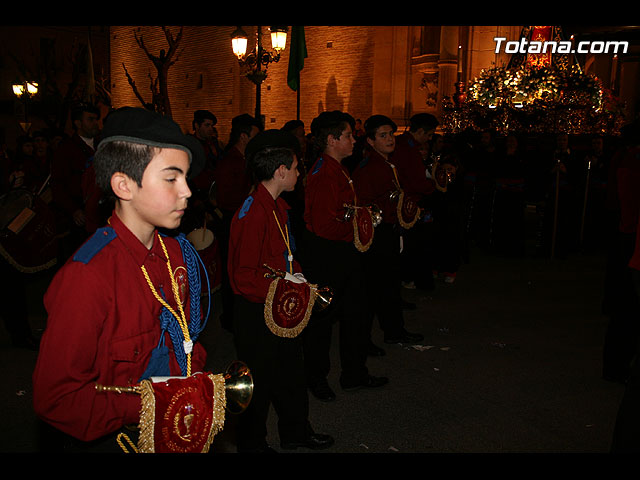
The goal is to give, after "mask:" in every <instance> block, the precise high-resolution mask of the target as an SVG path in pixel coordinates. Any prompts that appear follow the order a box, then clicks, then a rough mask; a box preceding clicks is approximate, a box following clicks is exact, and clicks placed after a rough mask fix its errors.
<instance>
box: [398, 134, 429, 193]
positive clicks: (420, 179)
mask: <svg viewBox="0 0 640 480" xmlns="http://www.w3.org/2000/svg"><path fill="white" fill-rule="evenodd" d="M391 161H392V162H393V164H394V165H395V166H396V168H397V169H398V176H399V178H400V185H402V188H403V189H404V191H405V194H407V195H410V196H411V197H414V198H420V197H422V196H424V195H430V194H432V193H433V192H434V191H435V184H434V182H433V180H431V179H430V178H427V174H426V167H425V166H424V164H423V162H422V154H421V153H420V145H418V143H417V142H416V141H415V140H414V138H413V135H411V133H410V132H404V133H402V134H401V135H398V136H397V137H396V148H395V150H394V152H393V156H392V158H391Z"/></svg>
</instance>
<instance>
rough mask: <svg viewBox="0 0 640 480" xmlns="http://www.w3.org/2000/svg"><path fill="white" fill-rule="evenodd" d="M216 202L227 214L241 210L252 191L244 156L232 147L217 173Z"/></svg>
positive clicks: (217, 168)
mask: <svg viewBox="0 0 640 480" xmlns="http://www.w3.org/2000/svg"><path fill="white" fill-rule="evenodd" d="M215 179H216V185H217V187H216V188H217V193H216V201H217V203H218V206H219V207H220V208H221V209H222V210H224V211H227V212H233V213H235V211H236V210H237V209H238V208H240V206H241V205H242V202H243V201H244V199H245V198H247V195H248V194H249V191H250V190H251V178H250V176H249V174H248V172H247V163H246V160H245V158H244V155H243V154H242V153H240V151H239V150H238V149H237V148H235V147H232V148H231V149H229V150H228V151H227V152H226V153H225V155H224V156H223V157H222V158H221V159H220V162H219V163H218V165H217V167H216V171H215Z"/></svg>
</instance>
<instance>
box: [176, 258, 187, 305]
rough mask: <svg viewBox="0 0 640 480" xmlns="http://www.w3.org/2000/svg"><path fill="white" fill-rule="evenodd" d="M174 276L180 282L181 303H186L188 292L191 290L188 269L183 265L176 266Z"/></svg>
mask: <svg viewBox="0 0 640 480" xmlns="http://www.w3.org/2000/svg"><path fill="white" fill-rule="evenodd" d="M173 277H174V278H175V279H176V283H177V284H178V294H179V295H180V303H181V304H182V305H184V304H185V302H186V300H187V292H188V291H189V277H188V275H187V269H186V268H184V267H183V266H182V265H180V266H179V267H176V269H175V270H174V272H173Z"/></svg>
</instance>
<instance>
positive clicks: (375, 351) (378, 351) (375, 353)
mask: <svg viewBox="0 0 640 480" xmlns="http://www.w3.org/2000/svg"><path fill="white" fill-rule="evenodd" d="M386 354H387V352H385V351H384V350H383V349H382V348H380V347H379V346H377V345H375V344H374V343H373V342H369V344H368V345H367V355H369V356H370V357H384V356H385V355H386Z"/></svg>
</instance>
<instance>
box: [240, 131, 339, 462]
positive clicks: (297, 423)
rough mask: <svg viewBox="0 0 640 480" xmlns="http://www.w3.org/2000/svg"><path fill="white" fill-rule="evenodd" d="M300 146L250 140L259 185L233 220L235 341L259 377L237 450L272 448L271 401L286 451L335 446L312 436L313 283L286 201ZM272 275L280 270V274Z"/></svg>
mask: <svg viewBox="0 0 640 480" xmlns="http://www.w3.org/2000/svg"><path fill="white" fill-rule="evenodd" d="M296 143H297V140H296V138H295V137H294V136H293V135H291V134H289V133H288V132H284V131H280V130H267V131H265V132H262V133H259V134H258V135H256V136H255V137H254V138H253V139H252V140H251V141H250V142H249V143H248V145H247V149H246V152H245V153H246V155H247V161H248V169H249V171H250V172H251V174H252V178H253V179H254V180H255V185H256V186H255V190H254V191H253V192H252V194H251V195H250V196H249V197H247V198H246V200H245V201H244V204H243V206H242V207H241V208H240V209H239V210H238V211H237V212H236V214H235V215H234V217H233V220H232V222H231V233H230V241H229V261H228V270H229V281H230V284H231V287H232V289H233V293H234V301H233V305H234V316H233V318H234V323H233V330H234V340H235V345H236V350H237V353H238V358H239V359H241V360H242V361H244V362H246V363H247V365H248V366H249V367H250V368H251V372H252V375H253V379H254V390H253V396H252V398H251V404H250V405H249V407H248V408H247V410H246V411H245V412H244V413H243V414H242V415H241V416H240V417H239V418H238V423H237V427H238V430H237V432H238V436H237V437H238V451H239V452H260V453H264V452H273V449H271V447H269V445H268V444H267V442H266V436H267V429H266V422H267V417H268V413H269V407H270V405H271V404H273V407H274V409H275V411H276V413H277V415H278V431H279V436H280V445H281V447H282V448H284V449H296V448H298V447H305V448H311V449H323V448H328V447H330V446H331V445H332V444H333V438H331V437H330V436H328V435H321V434H316V433H314V432H313V430H312V428H311V426H310V424H309V421H308V415H309V401H308V397H307V390H306V384H305V379H304V359H303V351H302V337H301V336H300V333H301V332H302V330H303V329H304V328H305V327H306V325H307V322H308V321H309V317H310V312H311V308H312V307H313V302H314V297H313V295H314V293H313V291H314V289H315V286H312V285H309V284H307V283H306V280H305V279H304V276H303V275H302V273H301V270H300V265H299V264H298V262H297V261H296V260H295V258H294V256H293V254H294V253H295V251H296V249H295V241H294V238H293V236H292V235H291V225H290V222H289V215H288V209H289V206H288V205H287V203H286V202H285V201H284V200H283V199H282V198H280V195H281V194H282V193H283V192H286V191H291V190H293V188H294V187H295V185H296V181H297V178H298V171H297V169H296V167H297V163H298V159H297V156H296V154H295V151H296ZM272 272H279V273H278V275H276V277H275V279H274V278H271V277H272V275H271V273H272ZM265 274H267V276H265ZM285 372H286V373H285Z"/></svg>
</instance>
